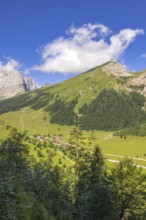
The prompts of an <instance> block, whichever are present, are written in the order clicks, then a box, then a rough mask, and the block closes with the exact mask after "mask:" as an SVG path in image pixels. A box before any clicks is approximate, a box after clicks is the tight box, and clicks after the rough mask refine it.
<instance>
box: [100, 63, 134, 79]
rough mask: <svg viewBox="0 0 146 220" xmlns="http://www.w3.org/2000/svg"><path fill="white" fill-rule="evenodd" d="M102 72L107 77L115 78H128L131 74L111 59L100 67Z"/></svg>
mask: <svg viewBox="0 0 146 220" xmlns="http://www.w3.org/2000/svg"><path fill="white" fill-rule="evenodd" d="M102 69H103V71H104V72H106V74H108V75H113V76H115V77H120V76H123V77H130V76H132V74H131V73H130V72H129V71H128V70H127V69H126V68H125V67H124V66H123V65H122V64H121V63H119V62H117V61H116V60H115V59H111V60H110V61H109V62H107V63H105V64H104V65H103V67H102Z"/></svg>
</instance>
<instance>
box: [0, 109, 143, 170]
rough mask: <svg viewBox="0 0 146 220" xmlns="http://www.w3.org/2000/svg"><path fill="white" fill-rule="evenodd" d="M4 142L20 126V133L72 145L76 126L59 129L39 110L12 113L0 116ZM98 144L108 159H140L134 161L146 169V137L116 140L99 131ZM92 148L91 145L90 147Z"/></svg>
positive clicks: (109, 133) (44, 153) (87, 136)
mask: <svg viewBox="0 0 146 220" xmlns="http://www.w3.org/2000/svg"><path fill="white" fill-rule="evenodd" d="M0 121H1V124H0V139H4V138H5V137H6V136H7V135H8V133H9V130H8V128H7V127H8V126H11V127H16V128H17V129H18V130H19V131H21V132H23V131H25V130H28V135H29V136H32V135H34V134H41V135H47V134H50V135H61V134H63V137H64V139H65V141H66V142H68V140H69V137H70V132H71V130H72V127H69V126H59V125H57V124H51V123H50V122H49V114H48V113H46V112H44V111H42V110H38V111H35V110H33V109H31V108H29V107H27V108H24V109H22V110H20V111H16V112H8V113H5V114H2V115H0ZM83 135H84V136H85V138H86V140H85V141H86V142H87V139H88V138H89V137H90V135H91V132H87V131H84V132H83ZM94 136H95V143H94V144H95V145H99V146H100V147H101V149H102V151H103V153H104V155H105V157H106V158H109V159H114V160H119V159H121V158H120V157H119V156H128V157H134V158H136V159H135V160H134V161H135V163H137V164H140V165H144V166H146V161H142V160H138V159H137V158H143V159H146V137H138V136H130V135H128V136H127V138H126V139H124V138H120V137H116V136H113V135H112V132H106V131H95V133H94ZM86 147H87V148H89V149H90V146H86ZM31 152H32V155H34V157H37V155H36V152H34V151H33V148H32V147H31ZM109 154H114V155H117V156H112V155H109ZM42 155H43V157H44V158H45V157H46V155H47V153H46V150H45V149H43V150H42ZM54 158H55V159H54V162H55V163H56V164H57V163H58V160H59V158H63V155H61V153H59V152H58V153H57V155H56V157H54ZM63 160H64V161H65V163H67V164H68V165H69V164H71V162H69V160H67V159H66V158H63Z"/></svg>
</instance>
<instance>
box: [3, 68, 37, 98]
mask: <svg viewBox="0 0 146 220" xmlns="http://www.w3.org/2000/svg"><path fill="white" fill-rule="evenodd" d="M34 89H37V84H36V83H35V82H34V81H33V80H32V78H31V77H24V76H22V75H21V74H20V72H19V71H11V72H10V71H7V70H3V71H0V99H3V98H10V97H13V96H15V95H17V94H21V93H24V92H26V91H32V90H34Z"/></svg>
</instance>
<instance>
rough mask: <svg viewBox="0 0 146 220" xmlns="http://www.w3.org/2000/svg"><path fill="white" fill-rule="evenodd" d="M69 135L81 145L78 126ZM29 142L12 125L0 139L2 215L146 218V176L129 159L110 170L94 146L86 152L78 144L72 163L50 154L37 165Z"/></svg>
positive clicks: (58, 219)
mask: <svg viewBox="0 0 146 220" xmlns="http://www.w3.org/2000/svg"><path fill="white" fill-rule="evenodd" d="M71 137H72V140H74V141H73V142H74V143H76V145H77V146H78V147H79V146H80V144H81V142H80V140H81V139H82V136H81V132H80V131H79V130H78V128H75V129H74V130H73V131H72V136H71ZM28 140H29V138H28V137H27V136H26V134H25V133H23V134H22V133H18V132H17V130H16V129H12V130H11V132H10V134H9V136H8V138H7V139H6V140H4V141H2V142H1V143H0V219H11V220H14V219H15V220H19V219H22V220H26V219H28V220H32V219H34V220H36V219H41V220H69V219H70V220H83V219H85V220H89V219H90V220H99V219H100V220H118V219H119V220H120V219H129V220H130V219H131V220H136V219H137V220H140V219H141V220H142V219H145V214H146V213H145V207H146V195H145V184H146V175H145V173H143V172H142V170H141V169H140V168H137V167H136V166H135V165H134V164H133V162H132V161H131V160H130V159H124V160H123V161H121V162H120V163H119V164H117V165H115V166H114V167H113V168H112V169H111V170H110V171H109V169H108V168H107V167H106V166H105V161H104V158H103V155H102V152H101V150H100V148H99V147H98V146H95V147H94V150H93V152H91V153H90V154H89V153H86V152H85V151H83V149H82V154H80V153H81V152H80V148H78V151H79V152H80V153H79V152H78V153H79V154H78V153H77V154H75V156H74V159H75V165H74V166H73V167H72V168H71V167H70V168H69V167H68V168H61V167H59V166H54V165H53V163H52V158H51V155H49V156H48V160H47V161H41V160H40V162H39V163H36V161H35V160H34V158H31V157H30V154H29V147H28V144H27V143H28ZM38 147H39V146H38ZM44 147H46V146H44ZM81 155H82V156H81ZM121 186H123V187H122V188H121ZM125 186H126V187H125Z"/></svg>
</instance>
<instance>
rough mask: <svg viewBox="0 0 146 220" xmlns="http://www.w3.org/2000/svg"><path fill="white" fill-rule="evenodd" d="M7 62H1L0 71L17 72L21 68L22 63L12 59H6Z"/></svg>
mask: <svg viewBox="0 0 146 220" xmlns="http://www.w3.org/2000/svg"><path fill="white" fill-rule="evenodd" d="M5 58H6V59H7V62H5V63H4V62H2V61H0V71H9V72H11V71H17V70H18V69H19V67H20V63H19V62H18V61H16V60H14V59H12V58H10V57H5Z"/></svg>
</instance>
